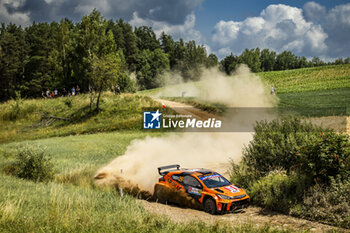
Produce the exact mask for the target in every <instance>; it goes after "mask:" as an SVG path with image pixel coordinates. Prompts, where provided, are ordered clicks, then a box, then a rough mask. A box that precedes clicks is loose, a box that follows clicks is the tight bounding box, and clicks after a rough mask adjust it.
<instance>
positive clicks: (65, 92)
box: [63, 87, 68, 96]
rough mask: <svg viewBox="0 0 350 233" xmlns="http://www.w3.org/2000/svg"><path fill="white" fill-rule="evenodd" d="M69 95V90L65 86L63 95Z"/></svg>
mask: <svg viewBox="0 0 350 233" xmlns="http://www.w3.org/2000/svg"><path fill="white" fill-rule="evenodd" d="M67 95H68V93H67V90H66V88H65V87H64V88H63V96H67Z"/></svg>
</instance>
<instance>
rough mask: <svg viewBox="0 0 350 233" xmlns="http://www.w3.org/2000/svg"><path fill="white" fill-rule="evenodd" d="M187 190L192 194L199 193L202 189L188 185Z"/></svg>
mask: <svg viewBox="0 0 350 233" xmlns="http://www.w3.org/2000/svg"><path fill="white" fill-rule="evenodd" d="M187 192H188V193H190V194H194V195H201V193H202V190H201V189H197V188H193V187H188V189H187Z"/></svg>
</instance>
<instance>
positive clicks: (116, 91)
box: [115, 84, 120, 95]
mask: <svg viewBox="0 0 350 233" xmlns="http://www.w3.org/2000/svg"><path fill="white" fill-rule="evenodd" d="M115 94H117V95H119V94H120V86H119V85H118V84H117V85H116V86H115Z"/></svg>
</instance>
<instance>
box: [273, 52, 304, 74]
mask: <svg viewBox="0 0 350 233" xmlns="http://www.w3.org/2000/svg"><path fill="white" fill-rule="evenodd" d="M297 64H298V61H297V57H296V56H295V55H294V54H293V53H292V52H290V51H283V52H282V53H280V54H278V56H277V58H276V64H275V70H288V69H294V68H296V67H297Z"/></svg>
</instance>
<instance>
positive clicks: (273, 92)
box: [271, 86, 276, 95]
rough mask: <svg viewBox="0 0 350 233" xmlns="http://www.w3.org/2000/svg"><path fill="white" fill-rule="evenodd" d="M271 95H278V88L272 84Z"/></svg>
mask: <svg viewBox="0 0 350 233" xmlns="http://www.w3.org/2000/svg"><path fill="white" fill-rule="evenodd" d="M271 95H276V88H275V87H274V86H271Z"/></svg>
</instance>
